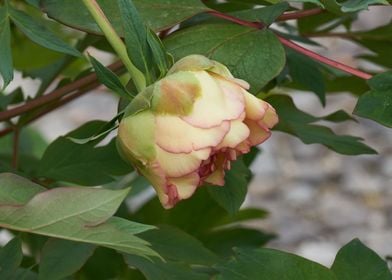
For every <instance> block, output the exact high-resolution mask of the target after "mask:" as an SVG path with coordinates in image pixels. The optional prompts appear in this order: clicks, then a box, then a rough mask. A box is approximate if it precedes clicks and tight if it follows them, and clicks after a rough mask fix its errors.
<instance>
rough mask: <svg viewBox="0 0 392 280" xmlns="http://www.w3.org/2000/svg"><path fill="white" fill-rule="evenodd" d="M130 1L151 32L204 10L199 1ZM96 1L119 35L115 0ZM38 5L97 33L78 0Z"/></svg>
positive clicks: (53, 15)
mask: <svg viewBox="0 0 392 280" xmlns="http://www.w3.org/2000/svg"><path fill="white" fill-rule="evenodd" d="M133 2H134V3H135V6H136V8H137V10H138V11H139V13H140V15H141V18H143V19H144V20H145V21H146V23H147V25H148V26H149V27H150V28H151V29H153V30H154V31H160V30H164V29H166V28H168V27H171V26H173V25H176V24H177V23H179V22H181V21H183V20H185V19H187V18H190V17H192V16H194V15H196V14H198V13H201V12H204V11H207V10H208V8H207V7H205V6H204V5H203V3H202V2H201V1H199V0H154V1H144V0H133ZM98 3H99V4H100V6H101V7H102V9H103V11H104V13H105V14H106V16H107V17H108V18H109V19H110V20H111V23H112V24H113V26H114V28H115V29H116V31H117V32H118V33H119V34H120V35H123V34H124V33H123V30H122V24H121V17H119V14H120V12H119V10H118V6H117V1H108V0H99V1H98ZM41 5H42V7H43V9H44V10H45V12H46V13H48V16H49V17H51V18H53V19H55V20H58V21H60V22H62V23H64V24H66V25H69V26H72V27H75V28H77V29H81V30H84V31H87V32H91V33H95V34H101V30H100V29H99V27H98V26H97V24H96V23H95V21H94V20H93V18H92V17H91V16H90V15H89V13H88V11H87V9H86V8H85V7H84V5H83V3H82V2H81V1H80V0H41Z"/></svg>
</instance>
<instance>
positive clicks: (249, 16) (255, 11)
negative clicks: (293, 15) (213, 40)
mask: <svg viewBox="0 0 392 280" xmlns="http://www.w3.org/2000/svg"><path fill="white" fill-rule="evenodd" d="M289 8H290V6H289V4H288V3H287V2H280V3H277V4H274V5H271V6H266V7H262V8H252V9H249V10H241V11H238V12H234V13H232V14H233V15H234V16H235V17H238V18H240V19H243V20H248V21H262V22H263V23H264V24H266V25H270V24H272V23H274V22H275V20H276V19H277V18H278V17H279V16H280V15H281V14H283V13H284V12H285V11H287V10H288V9H289Z"/></svg>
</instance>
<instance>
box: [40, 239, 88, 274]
mask: <svg viewBox="0 0 392 280" xmlns="http://www.w3.org/2000/svg"><path fill="white" fill-rule="evenodd" d="M94 250H95V246H94V245H91V244H87V243H79V242H73V241H69V240H61V239H49V240H48V241H47V242H46V243H45V245H44V247H43V249H42V253H41V260H40V263H39V279H40V280H44V279H51V280H57V279H63V278H65V277H67V276H70V275H72V274H73V273H75V272H77V271H78V270H79V269H80V268H81V267H82V266H83V265H84V263H85V262H86V261H87V260H88V258H90V257H91V255H92V254H93V253H94ZM64 256H66V257H64Z"/></svg>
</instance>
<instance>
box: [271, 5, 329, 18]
mask: <svg viewBox="0 0 392 280" xmlns="http://www.w3.org/2000/svg"><path fill="white" fill-rule="evenodd" d="M324 12H325V10H323V9H321V8H314V9H309V10H303V11H296V12H288V13H284V14H283V15H281V16H279V17H278V18H277V20H278V21H286V20H290V19H299V18H303V17H309V16H314V15H318V14H321V13H324Z"/></svg>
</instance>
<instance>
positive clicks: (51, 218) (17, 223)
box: [0, 173, 157, 256]
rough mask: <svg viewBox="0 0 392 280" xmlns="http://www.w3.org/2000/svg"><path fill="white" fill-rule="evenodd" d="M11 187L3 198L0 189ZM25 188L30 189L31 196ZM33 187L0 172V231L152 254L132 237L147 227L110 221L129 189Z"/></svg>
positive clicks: (115, 218)
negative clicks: (10, 191)
mask: <svg viewBox="0 0 392 280" xmlns="http://www.w3.org/2000/svg"><path fill="white" fill-rule="evenodd" d="M21 181H22V183H21ZM11 188H16V189H17V190H18V193H19V195H17V196H15V195H14V196H12V197H11V199H9V200H7V199H8V198H9V197H10V196H9V195H7V194H6V195H4V194H5V190H9V189H11ZM31 189H34V190H36V192H35V194H34V195H33V196H32V191H31ZM39 189H41V187H40V186H37V185H36V184H34V183H32V182H30V181H28V180H27V179H23V178H21V177H19V176H17V175H14V174H11V173H3V174H0V190H1V191H0V195H1V197H0V201H1V204H0V225H1V227H4V228H8V229H12V230H17V231H24V232H31V233H35V234H40V235H45V236H51V237H56V238H61V239H67V240H72V241H79V242H86V243H92V244H96V245H101V246H105V247H109V248H112V249H116V250H119V251H122V252H126V253H129V254H138V255H140V256H157V254H156V253H155V252H154V251H153V250H151V249H150V248H149V247H148V246H147V245H148V243H147V242H146V241H144V240H142V239H140V238H138V237H136V236H135V234H138V233H141V232H143V231H146V230H149V229H152V228H153V227H151V226H148V225H142V224H139V223H134V222H131V221H127V220H125V219H121V218H118V217H111V216H112V215H113V214H114V213H115V212H116V210H117V208H118V207H119V205H120V204H121V202H122V201H123V200H124V198H125V197H126V196H127V194H128V191H129V189H124V190H116V191H113V190H106V189H99V188H77V187H72V188H71V187H69V188H56V189H52V190H48V191H42V190H39ZM3 195H4V197H3ZM70 225H72V226H70Z"/></svg>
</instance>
